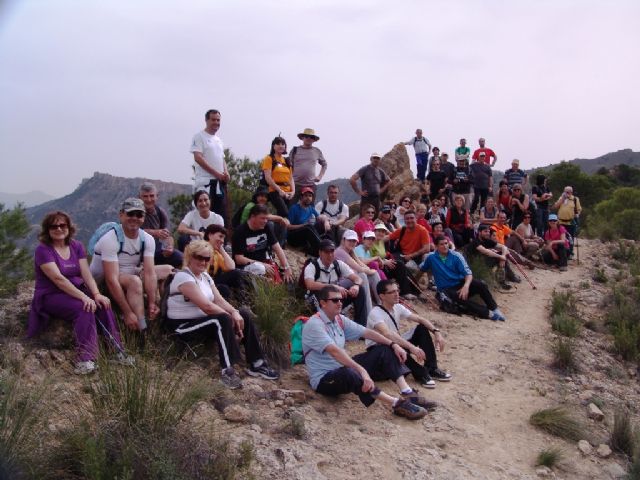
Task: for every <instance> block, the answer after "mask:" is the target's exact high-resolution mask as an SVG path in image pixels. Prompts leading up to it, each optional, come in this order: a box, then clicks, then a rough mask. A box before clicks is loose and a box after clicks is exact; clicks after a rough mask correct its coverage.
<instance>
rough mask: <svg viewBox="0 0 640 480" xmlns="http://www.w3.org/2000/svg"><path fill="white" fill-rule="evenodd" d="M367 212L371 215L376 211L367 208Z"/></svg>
mask: <svg viewBox="0 0 640 480" xmlns="http://www.w3.org/2000/svg"><path fill="white" fill-rule="evenodd" d="M367 213H368V214H369V215H373V214H374V213H376V212H375V211H373V210H369V211H368V212H367Z"/></svg>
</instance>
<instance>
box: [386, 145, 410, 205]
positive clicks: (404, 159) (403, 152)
mask: <svg viewBox="0 0 640 480" xmlns="http://www.w3.org/2000/svg"><path fill="white" fill-rule="evenodd" d="M410 162H411V160H410V159H409V155H408V154H407V149H406V147H405V146H404V145H403V144H402V143H399V144H397V145H396V146H394V147H393V148H392V149H391V150H390V151H389V152H387V153H386V154H385V155H384V157H382V162H381V165H380V166H381V167H382V169H383V170H384V171H385V172H387V175H389V177H390V178H391V186H390V187H389V188H388V189H387V199H389V200H390V201H396V202H397V201H398V200H400V197H401V196H402V195H408V196H410V197H411V198H412V199H413V200H417V199H418V198H420V182H418V181H417V180H415V179H414V177H413V172H411V167H410V165H411V163H410Z"/></svg>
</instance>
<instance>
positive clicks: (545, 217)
mask: <svg viewBox="0 0 640 480" xmlns="http://www.w3.org/2000/svg"><path fill="white" fill-rule="evenodd" d="M548 221H549V209H548V208H540V207H538V208H537V209H536V225H535V226H536V235H538V236H539V237H540V238H544V232H546V231H547V222H548Z"/></svg>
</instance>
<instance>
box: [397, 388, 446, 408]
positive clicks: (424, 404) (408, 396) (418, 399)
mask: <svg viewBox="0 0 640 480" xmlns="http://www.w3.org/2000/svg"><path fill="white" fill-rule="evenodd" d="M400 397H402V399H403V400H409V401H410V402H411V403H413V404H414V405H417V406H419V407H421V408H424V409H425V410H426V411H427V412H432V411H433V410H435V409H436V408H437V407H438V402H432V401H430V400H427V399H426V398H424V397H423V396H421V395H419V394H418V391H417V390H412V391H411V392H408V393H401V394H400Z"/></svg>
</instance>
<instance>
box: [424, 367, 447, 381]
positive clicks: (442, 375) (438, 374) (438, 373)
mask: <svg viewBox="0 0 640 480" xmlns="http://www.w3.org/2000/svg"><path fill="white" fill-rule="evenodd" d="M429 375H431V378H433V379H435V380H438V381H439V382H450V381H451V374H450V373H449V372H445V371H444V370H440V369H439V368H436V369H434V370H431V371H430V372H429Z"/></svg>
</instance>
